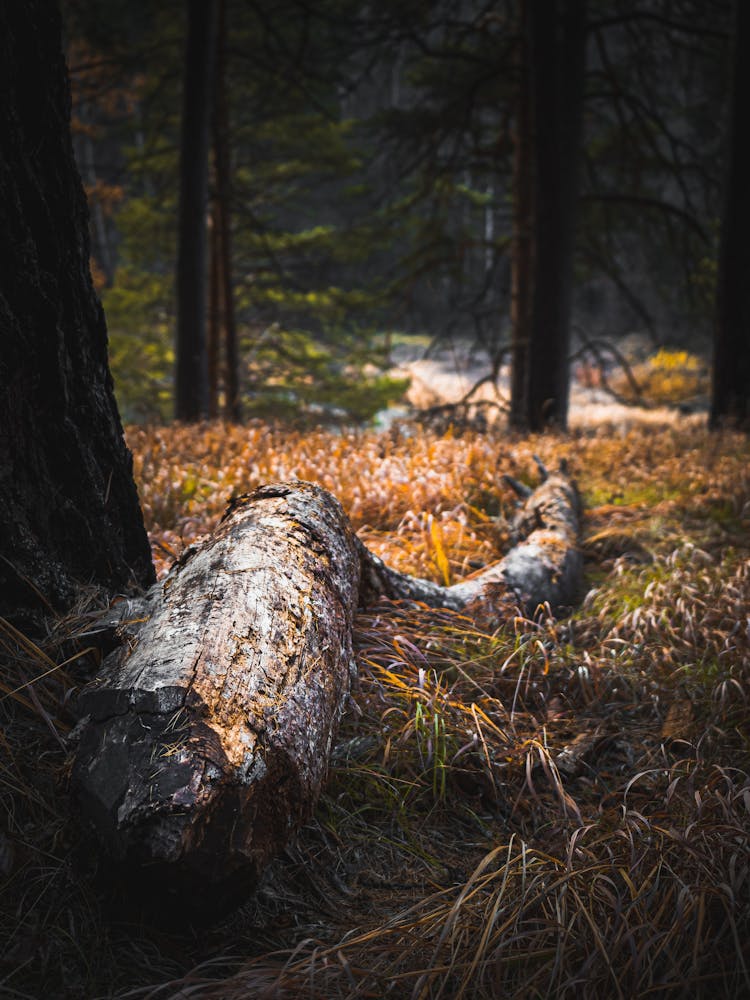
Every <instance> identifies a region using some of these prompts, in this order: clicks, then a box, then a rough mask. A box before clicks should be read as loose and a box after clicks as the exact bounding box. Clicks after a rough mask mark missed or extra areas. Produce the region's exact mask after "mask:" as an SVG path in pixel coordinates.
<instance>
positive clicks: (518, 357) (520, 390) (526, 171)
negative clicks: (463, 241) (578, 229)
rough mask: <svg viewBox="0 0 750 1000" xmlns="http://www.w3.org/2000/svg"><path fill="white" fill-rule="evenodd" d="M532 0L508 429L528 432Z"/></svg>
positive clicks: (523, 93) (519, 153) (523, 11)
mask: <svg viewBox="0 0 750 1000" xmlns="http://www.w3.org/2000/svg"><path fill="white" fill-rule="evenodd" d="M528 5H529V0H520V3H519V8H520V9H519V28H518V41H517V46H516V60H515V62H516V70H517V78H516V93H517V99H516V128H515V137H514V149H513V245H512V254H511V297H510V324H511V331H512V345H511V349H512V358H511V389H510V424H511V426H512V427H521V428H523V427H526V425H527V422H528V421H527V400H528V374H529V372H528V368H529V345H530V344H531V317H532V312H531V305H532V302H531V293H532V273H533V272H532V250H533V244H532V239H531V227H532V221H533V208H532V196H533V187H534V185H533V183H532V174H533V161H532V155H531V154H532V148H533V145H532V135H531V80H530V75H531V74H530V69H531V68H530V64H529V37H528V34H529V32H528V27H529V25H528Z"/></svg>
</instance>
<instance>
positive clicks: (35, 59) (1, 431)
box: [0, 0, 153, 617]
mask: <svg viewBox="0 0 750 1000" xmlns="http://www.w3.org/2000/svg"><path fill="white" fill-rule="evenodd" d="M60 36H61V26H60V18H59V15H58V13H57V11H56V10H55V5H54V4H51V3H48V2H41V0H24V2H23V3H9V4H0V134H1V135H2V146H1V147H0V233H2V238H1V239H0V340H1V341H2V352H0V496H1V497H2V504H1V505H0V615H3V616H7V615H16V616H21V617H23V616H26V617H35V616H36V615H37V614H38V613H39V612H41V611H43V610H44V607H45V606H46V605H47V604H52V605H55V606H65V605H66V604H69V603H70V601H71V600H72V598H73V595H74V591H75V585H76V583H78V582H87V583H88V582H95V583H99V584H102V585H104V586H106V587H107V588H108V589H110V590H118V589H121V588H123V587H126V586H127V585H128V584H129V583H131V582H135V583H139V584H144V585H145V584H148V583H150V581H151V580H152V579H153V568H152V565H151V555H150V550H149V546H148V539H147V537H146V532H145V530H144V527H143V519H142V516H141V512H140V508H139V506H138V497H137V493H136V488H135V485H134V482H133V476H132V462H131V456H130V453H129V451H128V450H127V448H126V446H125V441H124V438H123V433H122V426H121V424H120V418H119V416H118V413H117V406H116V403H115V398H114V394H113V389H112V380H111V377H110V374H109V369H108V363H107V333H106V327H105V323H104V315H103V313H102V309H101V306H100V304H99V301H98V299H97V297H96V293H95V291H94V288H93V285H92V282H91V275H90V272H89V235H88V214H87V210H86V201H85V197H84V193H83V188H82V186H81V181H80V178H79V175H78V171H77V169H76V166H75V161H74V157H73V147H72V142H71V137H70V92H69V86H68V80H67V74H66V70H65V64H64V61H63V57H62V52H61V37H60Z"/></svg>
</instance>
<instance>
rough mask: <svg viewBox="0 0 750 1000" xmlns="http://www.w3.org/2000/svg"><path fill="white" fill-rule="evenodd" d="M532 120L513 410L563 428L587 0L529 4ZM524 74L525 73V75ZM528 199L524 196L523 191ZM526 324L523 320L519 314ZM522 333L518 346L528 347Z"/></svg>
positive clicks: (531, 423) (535, 425)
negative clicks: (521, 369)
mask: <svg viewBox="0 0 750 1000" xmlns="http://www.w3.org/2000/svg"><path fill="white" fill-rule="evenodd" d="M524 13H525V24H524V28H525V33H526V39H527V52H528V73H529V84H528V85H529V94H528V97H529V105H530V118H531V143H530V146H531V150H530V154H531V155H530V157H529V159H530V161H531V163H530V166H531V169H530V170H529V171H528V172H527V175H526V176H525V177H524V178H523V182H524V183H528V176H529V175H530V177H531V185H532V190H531V193H530V194H529V195H527V196H525V199H526V200H527V201H528V203H529V204H530V206H531V213H532V225H531V247H530V249H529V250H528V251H527V252H526V258H525V259H524V258H523V257H522V258H521V265H522V266H525V267H529V264H530V271H531V279H530V282H528V284H529V285H530V289H527V294H530V297H531V316H530V319H529V318H526V320H525V321H526V322H527V323H528V324H529V325H530V337H529V339H528V348H527V351H526V355H525V366H526V370H525V373H524V376H525V377H524V378H523V379H519V380H515V379H514V382H513V388H514V391H515V392H516V393H519V392H523V399H515V400H514V401H513V403H512V405H511V412H512V417H513V421H514V423H515V424H516V425H518V426H526V427H528V428H529V429H531V430H541V429H542V428H543V427H544V426H546V425H548V424H553V425H555V426H557V427H560V428H564V427H565V426H566V424H567V417H568V398H569V384H570V371H569V355H570V318H571V317H570V313H571V290H572V281H573V243H574V235H575V221H576V215H577V200H578V174H579V162H580V152H581V139H582V123H583V93H584V91H583V85H584V72H585V45H586V3H585V0H555V2H554V3H553V4H550V3H549V2H546V0H528V2H527V3H526V4H525V5H524ZM522 76H523V74H522ZM521 193H522V194H523V191H522V192H521ZM520 318H521V320H522V321H523V320H524V315H523V314H520ZM526 339H527V338H526V337H525V336H524V335H523V334H519V337H518V340H519V342H526Z"/></svg>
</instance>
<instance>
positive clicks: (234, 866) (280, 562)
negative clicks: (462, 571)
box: [73, 474, 581, 900]
mask: <svg viewBox="0 0 750 1000" xmlns="http://www.w3.org/2000/svg"><path fill="white" fill-rule="evenodd" d="M578 513H579V508H578V499H577V495H576V491H575V488H574V487H573V486H572V485H571V483H570V481H569V480H568V479H567V477H565V476H564V475H562V474H560V475H553V476H550V477H549V478H548V479H547V480H546V482H545V483H544V484H543V485H542V486H541V487H540V488H539V489H538V490H536V491H534V493H532V494H531V496H530V497H528V499H527V500H526V502H525V504H524V506H523V508H522V510H521V513H520V515H519V517H518V518H517V520H516V525H515V527H516V530H517V532H518V533H519V536H523V537H522V538H520V539H519V543H518V544H517V545H516V546H515V547H514V548H513V549H512V550H511V552H510V553H509V554H508V555H507V556H506V557H505V559H503V560H502V561H501V562H500V563H499V564H498V565H497V566H495V567H491V568H490V569H488V570H486V571H484V572H483V573H481V574H479V575H478V576H477V577H476V578H475V579H473V580H469V581H466V582H464V583H460V584H456V585H455V586H453V587H448V588H444V587H440V586H438V585H436V584H433V583H430V582H429V581H425V580H416V579H415V578H412V577H408V576H404V575H402V574H399V573H395V572H393V571H392V570H389V569H388V568H387V567H386V566H385V565H384V564H383V563H382V562H381V560H379V559H377V558H376V557H375V556H373V555H372V554H371V553H370V552H368V550H367V549H366V548H365V547H364V546H363V545H362V544H361V542H359V540H358V539H357V536H356V535H355V533H354V530H353V529H352V527H351V525H350V523H349V521H348V519H347V518H346V516H345V514H344V513H343V511H342V509H341V506H340V505H339V503H338V501H337V500H336V499H335V498H334V497H333V496H331V495H330V494H329V493H327V492H326V491H325V490H323V489H321V488H320V487H318V486H315V485H312V484H310V483H302V482H295V483H289V484H281V485H274V486H266V487H262V488H260V489H258V490H256V491H255V492H254V493H251V494H249V495H247V496H244V497H241V498H239V499H238V500H236V501H235V502H234V503H233V504H232V505H231V506H230V508H229V510H228V512H227V514H226V515H225V517H224V519H223V521H222V522H221V524H220V526H219V528H218V529H217V531H216V532H215V533H214V535H213V536H212V537H211V538H210V539H209V540H208V541H207V542H205V543H204V544H203V545H201V546H200V547H198V548H196V549H193V550H190V551H189V552H188V553H186V555H185V556H184V557H183V558H182V560H181V561H180V562H179V563H178V564H177V565H176V566H175V567H174V568H173V569H172V571H171V572H170V573H169V575H168V576H167V577H166V579H165V580H164V581H163V582H162V583H160V584H157V585H156V586H155V587H153V588H152V589H151V591H150V592H149V594H148V595H147V598H146V601H145V603H144V605H143V607H142V609H140V612H139V613H136V614H135V615H133V614H132V612H131V615H130V618H129V619H128V620H127V621H126V622H124V623H123V625H122V626H121V629H120V631H121V637H120V638H121V645H120V647H119V648H118V649H117V650H115V651H114V652H113V653H111V654H110V656H109V657H108V658H107V660H106V661H105V663H104V665H103V669H102V671H101V676H100V678H99V679H97V680H96V681H95V682H93V683H92V684H91V685H90V686H89V687H87V688H86V689H85V690H84V691H83V693H82V694H81V696H80V699H79V712H80V714H81V717H82V721H81V723H80V726H79V732H80V744H79V749H78V753H77V758H76V762H75V766H74V772H73V781H74V790H75V792H76V795H77V797H78V799H79V800H80V803H81V805H82V809H83V812H84V814H85V815H86V816H87V817H88V819H89V820H90V821H91V822H92V823H93V825H94V827H95V828H96V830H97V832H98V834H99V836H100V838H101V840H102V841H103V842H104V844H105V846H106V847H107V849H108V850H109V852H110V853H111V854H112V855H113V856H114V857H115V859H117V860H119V861H121V862H125V863H126V865H127V866H130V865H132V863H133V862H135V863H136V867H140V866H143V865H146V866H148V867H147V869H146V871H147V874H148V877H149V879H150V880H151V881H152V882H154V883H160V884H161V885H162V886H164V887H166V888H167V889H168V890H171V891H172V892H176V893H181V894H183V895H186V896H187V897H190V896H194V895H195V893H196V891H197V892H200V891H201V890H202V889H206V888H209V887H210V889H211V893H210V897H211V899H212V900H215V899H216V898H217V895H218V896H221V895H222V894H223V893H224V892H228V891H233V890H237V891H242V890H243V889H246V888H247V887H249V886H251V885H252V884H253V883H254V882H255V880H256V879H257V877H258V875H259V873H260V872H261V870H262V869H263V867H264V866H265V864H266V863H267V862H268V861H269V860H270V859H271V857H272V856H273V855H274V854H276V853H278V851H279V850H281V849H282V848H283V846H284V845H285V844H286V842H287V841H288V839H289V837H290V836H291V834H292V833H293V832H294V830H295V829H296V828H297V827H298V826H299V824H300V823H301V822H303V821H304V820H305V819H306V818H307V817H308V816H309V815H310V814H311V812H312V810H313V808H314V806H315V803H316V801H317V797H318V794H319V792H320V789H321V786H322V783H323V780H324V777H325V774H326V769H327V764H328V759H329V754H330V750H331V746H332V742H333V740H334V738H335V734H336V730H337V726H338V721H339V719H340V717H341V715H342V713H343V711H344V708H345V705H346V701H347V697H348V694H349V690H350V683H351V679H352V675H353V672H354V669H355V668H354V665H353V663H354V661H353V654H352V647H351V632H352V623H353V620H354V615H355V612H356V609H357V606H358V605H359V604H364V603H370V602H372V601H374V600H376V599H377V598H378V597H381V596H387V597H390V598H400V599H411V600H419V601H423V602H425V603H427V604H429V605H434V606H448V607H450V608H455V609H471V608H472V607H476V608H481V607H482V606H483V605H486V604H494V606H495V607H497V608H498V609H503V610H504V611H505V613H507V600H508V598H509V595H510V596H511V597H512V598H513V599H514V600H516V599H518V598H519V597H520V599H521V600H523V601H525V602H529V607H530V606H531V604H534V605H536V604H537V603H540V602H545V601H549V602H552V603H555V604H558V603H562V604H566V605H567V604H571V603H572V602H573V601H574V600H575V599H576V597H577V591H578V588H579V587H580V582H581V580H580V576H581V561H580V555H579V554H578V552H577V548H576V541H577V532H578ZM206 898H207V899H208V897H206Z"/></svg>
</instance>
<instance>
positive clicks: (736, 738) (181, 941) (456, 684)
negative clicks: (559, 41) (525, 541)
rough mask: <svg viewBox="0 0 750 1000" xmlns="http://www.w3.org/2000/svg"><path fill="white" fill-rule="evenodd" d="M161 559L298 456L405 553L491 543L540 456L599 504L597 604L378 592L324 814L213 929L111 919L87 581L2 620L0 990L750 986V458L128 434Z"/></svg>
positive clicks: (638, 991)
mask: <svg viewBox="0 0 750 1000" xmlns="http://www.w3.org/2000/svg"><path fill="white" fill-rule="evenodd" d="M129 438H130V445H131V447H132V448H133V451H134V460H135V469H136V474H137V477H138V480H139V486H140V491H141V498H142V502H143V506H144V511H145V513H146V518H147V523H148V525H149V528H150V531H151V538H152V544H153V547H154V554H155V559H156V562H157V566H158V568H159V570H160V571H162V572H163V571H164V570H165V569H166V568H167V567H168V565H169V563H170V561H171V560H172V558H174V556H176V555H179V553H180V551H181V550H182V548H183V547H184V546H185V545H186V544H189V543H190V542H192V541H193V540H194V539H195V538H196V537H198V536H199V535H200V534H201V533H203V532H205V531H208V530H210V529H211V528H212V526H213V525H214V524H215V522H216V520H217V519H218V517H219V516H220V514H221V512H222V510H223V508H224V505H225V503H226V501H227V499H228V498H229V497H230V496H231V495H232V494H233V493H235V492H240V491H244V490H248V489H251V488H252V487H253V486H255V485H257V484H259V483H261V482H265V481H269V480H274V479H287V478H290V477H294V476H298V477H300V478H305V479H312V480H315V481H317V482H320V483H321V484H322V485H324V486H326V487H328V488H329V489H331V490H332V491H333V492H335V493H336V495H337V496H338V497H339V498H340V499H341V500H342V503H343V504H344V507H345V508H346V509H347V511H348V512H349V514H350V517H351V518H352V520H353V522H354V524H355V526H356V527H357V529H358V531H359V532H360V534H361V536H362V537H363V539H364V540H365V541H366V542H367V544H368V545H370V547H372V548H373V549H374V550H375V551H377V553H378V554H379V555H381V556H383V557H384V558H385V559H386V560H388V561H389V562H390V563H391V564H392V565H394V566H396V567H397V568H398V569H401V570H408V571H411V572H416V573H418V574H420V575H425V576H430V577H431V578H433V579H435V580H438V581H441V582H442V581H444V580H446V579H450V580H457V579H460V578H462V577H463V576H465V575H466V574H467V573H470V572H472V571H474V570H475V569H477V568H479V567H480V566H482V565H485V564H486V563H488V562H491V561H492V560H494V559H496V558H498V555H499V553H500V552H501V551H502V550H503V547H504V546H505V545H506V544H507V531H506V519H507V517H508V516H509V515H510V514H511V512H512V509H513V499H512V497H511V496H510V495H509V494H508V492H507V491H506V490H505V488H504V487H503V485H502V482H501V477H502V474H503V473H511V474H512V475H513V476H515V477H516V478H520V479H525V480H527V481H533V479H534V474H535V473H534V470H535V465H534V462H533V460H532V453H538V454H539V455H540V456H541V457H542V459H543V460H544V461H545V462H546V463H547V464H548V465H551V466H554V465H555V464H556V462H557V461H558V460H559V459H562V458H565V459H566V460H567V461H568V462H569V463H570V465H571V467H572V469H573V472H574V475H575V477H576V479H577V481H578V483H579V486H580V488H581V491H582V494H583V498H584V501H585V503H586V515H585V524H584V538H583V543H582V544H583V546H584V553H585V556H586V562H587V578H588V582H589V586H590V589H589V592H588V594H587V596H586V598H585V600H584V601H583V603H582V605H581V607H580V608H579V609H578V610H577V611H576V613H575V614H574V615H573V616H572V617H571V618H570V619H567V620H563V621H556V620H554V619H552V618H551V617H550V616H549V614H548V613H547V612H546V611H545V609H543V608H542V609H539V611H538V613H537V615H536V616H535V617H534V618H533V619H528V618H526V617H524V616H522V615H520V613H510V614H509V616H508V620H507V622H506V623H505V624H504V625H503V627H502V628H500V629H497V630H495V631H492V632H488V631H486V630H485V629H483V628H482V627H481V623H477V622H475V621H472V620H470V619H468V618H466V617H463V616H461V615H458V614H455V613H450V612H447V611H434V610H428V609H426V608H422V607H419V606H414V605H410V604H404V603H401V604H392V603H388V602H383V603H382V604H380V605H378V606H376V607H373V608H370V609H368V610H366V611H363V612H362V613H361V614H360V615H359V617H358V620H357V625H356V634H355V640H356V649H357V658H358V665H359V680H358V684H357V688H356V690H355V692H354V699H353V707H352V710H351V711H350V713H349V714H348V715H347V717H346V718H345V720H344V723H343V725H342V729H341V731H340V733H339V738H338V741H337V745H336V748H335V752H334V756H333V760H332V763H331V771H330V778H329V781H328V784H327V786H326V790H325V793H324V795H323V796H322V798H321V801H320V804H319V807H318V810H317V813H316V815H315V817H314V819H313V821H312V822H311V823H310V824H308V825H307V826H306V827H305V828H304V829H303V830H302V831H301V833H300V834H299V836H298V837H297V838H296V839H295V841H294V843H293V844H291V845H290V846H289V847H288V848H287V850H286V851H285V852H284V854H283V856H282V857H280V858H279V859H278V860H277V861H275V862H274V863H273V864H272V865H271V866H270V868H269V870H268V872H267V874H266V876H265V878H264V879H263V882H262V884H261V886H260V887H259V889H258V891H257V892H256V893H255V894H254V895H253V897H252V898H250V899H249V900H248V901H247V903H246V904H245V905H244V906H243V907H242V908H241V909H240V910H239V911H238V912H237V913H236V914H234V915H233V916H232V917H231V918H230V919H228V920H227V921H225V922H224V923H223V924H221V925H218V926H214V927H211V928H209V929H205V928H204V929H202V930H197V929H196V930H195V931H190V930H183V931H181V932H179V933H178V932H176V931H174V930H170V929H168V928H167V929H165V928H160V927H157V926H154V925H153V924H150V923H149V922H148V921H147V920H146V919H145V918H143V917H142V916H139V914H138V913H137V912H135V913H133V912H130V911H129V912H128V913H127V914H125V912H124V911H121V910H120V909H119V904H118V903H117V902H116V901H115V902H113V901H112V900H111V899H107V898H106V897H105V896H104V894H103V893H102V892H101V891H100V889H99V888H98V882H97V881H96V879H95V874H96V870H97V867H98V866H99V864H100V862H99V860H98V856H97V855H96V853H95V852H94V851H93V850H92V848H91V845H90V844H88V842H87V841H86V840H85V839H84V838H82V837H81V835H80V833H79V831H78V827H77V826H76V824H75V822H74V817H71V815H70V806H69V805H68V799H67V795H66V790H67V780H68V752H67V745H66V735H67V732H68V730H69V728H70V726H71V724H72V722H73V720H72V719H71V718H70V717H69V713H68V709H67V705H68V703H69V700H70V696H71V693H72V692H73V691H74V689H75V687H76V686H77V685H80V684H81V683H83V681H84V680H85V678H86V677H87V676H89V675H90V673H91V671H92V670H94V669H95V667H96V665H97V663H98V659H97V658H98V656H99V654H98V653H97V652H95V651H94V650H93V648H92V644H91V642H90V637H89V636H88V635H87V632H88V631H89V630H90V624H91V621H92V620H93V619H94V617H95V615H96V613H97V609H98V607H99V605H100V604H101V596H100V595H97V594H89V595H82V598H81V603H80V606H79V607H78V608H76V609H74V611H72V612H71V613H70V615H69V616H68V617H67V618H65V619H64V620H59V621H52V620H51V621H50V625H49V633H48V635H47V636H46V637H43V638H39V637H37V638H36V640H35V641H33V642H32V641H31V640H30V639H29V638H28V637H26V636H24V635H22V634H20V633H18V632H16V631H15V630H14V629H13V627H12V626H11V625H10V624H8V623H2V628H1V629H0V644H1V645H2V653H3V658H2V672H1V673H0V691H1V693H0V713H1V714H2V720H3V722H2V724H3V729H2V732H1V733H0V744H1V745H2V758H1V763H0V768H1V770H0V797H1V798H2V801H3V807H4V815H5V826H4V828H3V829H1V830H0V874H1V875H2V880H3V881H2V893H1V895H0V936H2V938H3V940H4V941H5V942H6V947H5V949H4V950H3V954H2V956H0V995H2V996H8V997H39V996H45V997H71V998H72V997H83V996H91V997H132V998H134V997H151V998H154V1000H156V998H158V1000H167V998H177V997H196V998H202V1000H208V998H212V1000H219V998H222V1000H224V998H227V1000H229V998H234V997H237V998H248V997H289V998H297V997H311V998H319V1000H323V998H343V997H386V996H388V997H391V996H392V997H399V998H400V997H404V998H406V997H410V998H415V1000H417V998H419V1000H428V998H429V1000H432V998H438V997H442V998H454V997H466V998H474V997H477V998H484V997H486V998H490V997H499V996H508V997H518V998H533V997H570V998H578V997H597V998H598V997H605V996H606V997H610V996H611V997H626V998H631V997H632V998H635V997H643V998H645V997H708V996H710V997H712V998H713V997H740V996H745V995H748V994H750V970H749V969H748V961H749V960H750V959H749V957H748V946H747V941H748V939H750V891H749V886H750V846H749V837H750V745H749V740H750V727H748V719H749V718H750V707H749V706H748V700H747V699H748V691H749V686H748V677H749V674H750V618H749V617H748V616H749V614H750V544H749V539H750V461H749V459H750V446H749V445H748V440H747V438H744V437H740V436H733V435H723V436H720V437H719V436H710V435H708V434H707V433H706V432H704V431H702V430H697V429H696V428H695V427H688V426H686V427H684V428H683V429H675V428H670V429H665V430H664V431H661V432H659V433H654V431H653V429H651V428H650V429H649V431H648V432H639V431H631V432H630V433H628V434H627V435H624V436H623V435H620V434H618V433H616V432H604V431H603V432H600V433H598V434H594V435H580V436H568V437H554V436H545V437H540V438H535V439H529V440H527V439H523V440H519V439H507V438H499V437H490V436H479V435H474V434H465V435H462V436H451V435H446V436H443V437H436V436H434V435H431V434H429V433H422V432H415V431H406V430H402V431H401V432H398V431H397V432H394V433H390V434H380V435H376V434H371V433H368V434H364V433H361V434H360V433H351V434H342V435H332V434H327V433H322V432H321V433H314V434H308V435H306V436H303V435H300V434H295V433H289V432H285V431H283V430H281V429H274V428H270V427H267V426H264V425H260V424H258V425H254V426H250V427H245V428H223V427H218V426H206V427H203V428H199V429H187V428H176V427H175V428H165V429H155V430H144V429H134V430H132V431H131V432H130V435H129Z"/></svg>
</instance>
